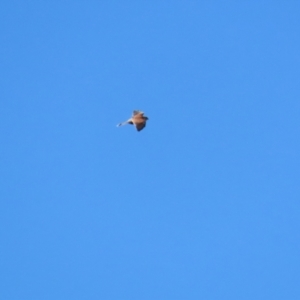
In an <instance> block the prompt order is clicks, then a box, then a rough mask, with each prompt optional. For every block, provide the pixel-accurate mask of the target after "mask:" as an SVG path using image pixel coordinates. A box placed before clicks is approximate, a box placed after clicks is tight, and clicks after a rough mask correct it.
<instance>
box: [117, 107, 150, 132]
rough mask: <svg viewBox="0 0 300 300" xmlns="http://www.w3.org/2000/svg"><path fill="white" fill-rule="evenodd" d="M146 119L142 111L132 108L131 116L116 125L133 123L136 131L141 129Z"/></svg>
mask: <svg viewBox="0 0 300 300" xmlns="http://www.w3.org/2000/svg"><path fill="white" fill-rule="evenodd" d="M147 120H148V117H146V116H144V113H143V112H142V111H140V110H134V111H133V113H132V117H131V118H130V119H129V120H127V121H125V122H122V123H119V124H118V125H117V127H119V126H122V125H126V124H130V125H134V126H135V128H136V130H137V131H141V130H142V129H143V128H144V127H145V126H146V122H147Z"/></svg>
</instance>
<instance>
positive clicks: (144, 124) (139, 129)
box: [135, 122, 146, 131]
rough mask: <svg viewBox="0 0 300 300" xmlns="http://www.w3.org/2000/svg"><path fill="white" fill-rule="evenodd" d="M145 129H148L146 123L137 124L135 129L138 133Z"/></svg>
mask: <svg viewBox="0 0 300 300" xmlns="http://www.w3.org/2000/svg"><path fill="white" fill-rule="evenodd" d="M144 127H146V122H141V123H135V128H136V130H137V131H141V130H142V129H143V128H144Z"/></svg>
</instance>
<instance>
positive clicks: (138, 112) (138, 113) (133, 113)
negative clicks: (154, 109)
mask: <svg viewBox="0 0 300 300" xmlns="http://www.w3.org/2000/svg"><path fill="white" fill-rule="evenodd" d="M143 114H144V113H143V112H142V111H140V110H134V111H133V112H132V116H133V117H134V116H136V115H143Z"/></svg>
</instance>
